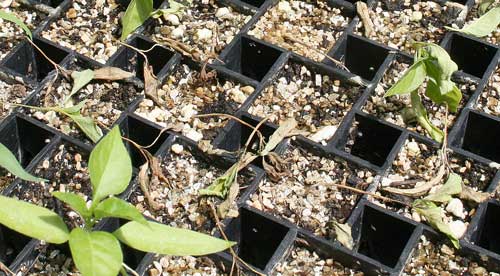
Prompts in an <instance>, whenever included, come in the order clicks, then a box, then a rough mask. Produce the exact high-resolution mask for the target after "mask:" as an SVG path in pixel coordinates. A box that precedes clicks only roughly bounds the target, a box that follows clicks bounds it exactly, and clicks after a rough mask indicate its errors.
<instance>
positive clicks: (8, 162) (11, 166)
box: [0, 143, 47, 182]
mask: <svg viewBox="0 0 500 276" xmlns="http://www.w3.org/2000/svg"><path fill="white" fill-rule="evenodd" d="M0 167H2V168H4V169H6V170H7V171H9V172H10V173H12V174H13V175H15V176H17V177H19V178H21V179H23V180H26V181H33V182H43V181H47V180H46V179H43V178H38V177H36V176H33V175H31V174H29V173H28V172H27V171H25V170H24V169H23V167H22V166H21V164H19V161H17V159H16V157H15V156H14V154H13V153H12V152H10V150H9V149H8V148H7V147H6V146H4V145H3V144H2V143H0Z"/></svg>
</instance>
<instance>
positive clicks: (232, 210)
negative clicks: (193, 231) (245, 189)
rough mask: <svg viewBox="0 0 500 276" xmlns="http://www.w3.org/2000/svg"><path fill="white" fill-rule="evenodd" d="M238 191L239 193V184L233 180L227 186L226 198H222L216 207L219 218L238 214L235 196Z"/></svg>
mask: <svg viewBox="0 0 500 276" xmlns="http://www.w3.org/2000/svg"><path fill="white" fill-rule="evenodd" d="M239 193H240V185H239V184H238V182H237V181H234V183H233V184H232V185H231V187H230V188H229V192H228V195H227V198H226V200H224V201H223V202H222V203H221V204H219V206H218V207H217V214H218V216H219V217H220V218H221V219H224V218H226V217H227V216H229V217H237V216H238V206H237V205H236V198H237V197H238V194H239Z"/></svg>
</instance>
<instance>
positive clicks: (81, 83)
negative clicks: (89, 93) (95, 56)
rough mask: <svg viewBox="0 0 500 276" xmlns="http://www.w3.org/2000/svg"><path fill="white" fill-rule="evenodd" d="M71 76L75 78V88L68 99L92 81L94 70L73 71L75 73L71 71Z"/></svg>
mask: <svg viewBox="0 0 500 276" xmlns="http://www.w3.org/2000/svg"><path fill="white" fill-rule="evenodd" d="M71 78H73V88H72V89H71V93H70V94H69V95H68V97H67V99H69V98H71V96H73V95H75V93H76V92H78V91H79V90H80V89H82V88H83V87H85V85H87V84H88V83H89V82H90V81H92V79H93V78H94V71H92V70H90V69H87V70H83V71H81V72H79V71H73V73H71Z"/></svg>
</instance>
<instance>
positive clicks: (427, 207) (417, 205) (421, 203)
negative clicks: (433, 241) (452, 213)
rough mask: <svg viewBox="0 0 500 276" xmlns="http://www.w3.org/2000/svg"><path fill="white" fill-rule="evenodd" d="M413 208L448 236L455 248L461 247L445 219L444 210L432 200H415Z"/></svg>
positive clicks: (433, 226)
mask: <svg viewBox="0 0 500 276" xmlns="http://www.w3.org/2000/svg"><path fill="white" fill-rule="evenodd" d="M413 209H414V210H415V211H416V212H417V213H419V214H420V215H421V216H423V217H424V218H425V219H426V220H427V222H428V223H429V225H430V226H431V227H432V228H434V229H436V230H438V231H439V232H441V233H443V234H445V235H446V236H448V238H449V239H450V241H451V242H452V243H453V245H454V246H455V248H457V249H458V248H459V247H460V244H459V243H458V239H457V238H456V237H455V236H453V233H452V232H451V229H450V226H449V225H448V224H446V223H445V222H444V221H443V217H442V214H441V213H442V210H441V208H439V207H437V206H436V204H434V203H433V202H431V201H427V200H421V199H417V200H415V201H414V202H413Z"/></svg>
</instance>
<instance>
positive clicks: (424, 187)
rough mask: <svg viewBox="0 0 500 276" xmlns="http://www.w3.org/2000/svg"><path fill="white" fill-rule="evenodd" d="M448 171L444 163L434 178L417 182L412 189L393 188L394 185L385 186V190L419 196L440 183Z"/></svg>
mask: <svg viewBox="0 0 500 276" xmlns="http://www.w3.org/2000/svg"><path fill="white" fill-rule="evenodd" d="M445 172H446V168H445V166H444V165H442V166H441V167H440V168H439V171H438V173H437V174H436V176H435V177H434V178H432V179H431V180H429V181H427V182H417V184H415V185H416V187H415V188H411V189H399V188H393V187H387V188H384V191H386V192H389V193H393V194H400V195H405V196H411V197H419V196H422V195H424V194H426V193H427V191H429V190H430V189H431V188H432V187H434V186H435V185H437V184H439V182H440V181H441V180H442V179H443V177H444V174H445Z"/></svg>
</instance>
